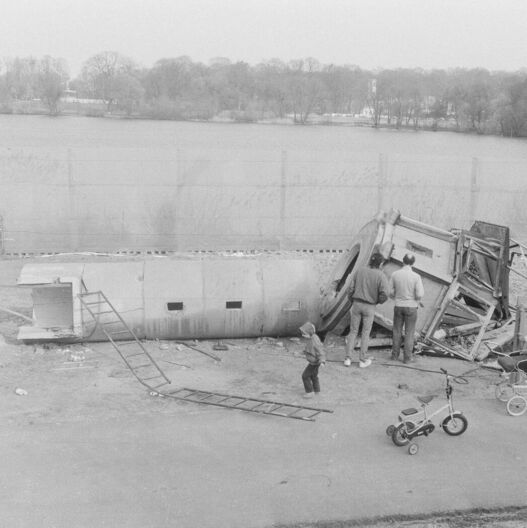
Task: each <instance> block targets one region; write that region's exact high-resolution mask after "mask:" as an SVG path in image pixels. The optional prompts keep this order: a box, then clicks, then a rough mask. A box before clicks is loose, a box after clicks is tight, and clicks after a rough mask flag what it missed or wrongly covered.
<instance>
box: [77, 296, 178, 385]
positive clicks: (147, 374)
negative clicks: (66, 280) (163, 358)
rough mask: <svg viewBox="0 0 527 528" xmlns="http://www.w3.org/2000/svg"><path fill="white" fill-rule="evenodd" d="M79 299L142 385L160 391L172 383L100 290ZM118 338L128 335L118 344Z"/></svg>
mask: <svg viewBox="0 0 527 528" xmlns="http://www.w3.org/2000/svg"><path fill="white" fill-rule="evenodd" d="M78 297H79V299H80V302H81V304H82V306H83V307H84V308H86V310H87V311H88V313H89V314H90V315H91V316H92V317H93V319H94V321H95V324H96V325H97V324H98V325H100V328H101V330H102V331H103V333H104V335H105V336H106V337H107V338H108V340H109V341H110V343H111V344H112V346H113V347H114V348H115V350H117V353H118V354H119V355H120V356H121V358H122V360H123V361H124V362H125V364H126V366H127V367H128V368H129V369H130V370H131V371H132V374H133V375H134V376H135V377H136V378H137V380H138V381H139V382H140V383H141V384H143V385H144V386H145V387H147V388H148V389H150V390H152V391H156V392H161V391H162V387H164V386H167V385H169V384H170V383H171V382H170V380H169V379H168V378H167V376H166V375H165V373H164V372H163V371H162V370H161V368H160V367H159V365H158V364H157V363H156V362H155V360H154V359H153V358H152V356H151V355H150V354H149V353H148V350H146V348H145V347H144V345H143V343H141V341H139V339H137V336H136V335H135V334H134V332H133V330H132V329H131V328H130V327H129V326H128V325H127V324H126V322H125V320H124V319H123V318H122V317H121V314H119V312H118V311H117V310H116V309H115V308H114V306H113V305H112V303H111V302H110V301H109V300H108V298H107V297H106V295H104V293H103V292H102V291H94V292H86V293H79V294H78ZM101 316H103V317H102V318H101ZM117 336H119V337H121V338H122V337H124V336H129V340H126V341H124V342H117V341H116V340H115V338H116V337H117Z"/></svg>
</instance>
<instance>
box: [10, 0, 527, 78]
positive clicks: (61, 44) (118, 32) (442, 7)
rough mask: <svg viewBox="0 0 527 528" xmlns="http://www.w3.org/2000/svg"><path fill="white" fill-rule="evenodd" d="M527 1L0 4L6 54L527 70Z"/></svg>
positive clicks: (35, 0)
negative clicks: (113, 53) (117, 54)
mask: <svg viewBox="0 0 527 528" xmlns="http://www.w3.org/2000/svg"><path fill="white" fill-rule="evenodd" d="M526 27H527V0H0V57H14V56H28V55H33V56H36V57H40V56H43V55H46V54H48V55H52V56H54V57H63V58H65V59H66V60H67V61H68V63H69V65H70V70H71V73H72V75H73V76H74V75H76V74H77V73H78V71H79V70H80V67H81V65H82V63H83V62H84V61H85V60H86V59H87V58H89V57H90V56H91V55H94V54H95V53H97V52H99V51H103V50H111V51H118V52H120V53H122V54H124V55H127V56H129V57H131V58H133V59H135V60H136V61H137V62H139V63H140V64H141V65H142V66H147V67H149V66H152V64H153V63H154V62H155V61H156V60H158V59H160V58H165V57H177V56H181V55H188V56H189V57H190V58H191V59H192V60H194V61H201V62H204V63H208V61H209V59H211V58H214V57H227V58H229V59H231V60H232V61H246V62H248V63H250V64H257V63H259V62H261V61H262V60H267V59H271V58H275V57H276V58H280V59H282V60H284V61H289V60H291V59H297V58H305V57H315V58H317V59H318V60H319V61H320V62H322V63H324V64H330V63H334V64H339V65H344V64H355V65H358V66H360V67H362V68H366V69H373V68H376V67H379V68H395V67H422V68H425V69H430V68H449V67H458V66H459V67H465V68H470V67H483V68H487V69H489V70H508V71H515V70H518V69H520V68H523V67H526V66H527V30H526Z"/></svg>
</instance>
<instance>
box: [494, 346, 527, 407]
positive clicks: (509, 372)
mask: <svg viewBox="0 0 527 528" xmlns="http://www.w3.org/2000/svg"><path fill="white" fill-rule="evenodd" d="M495 353H496V354H498V355H500V356H501V357H499V358H498V364H499V365H500V367H501V368H502V369H503V371H504V374H505V375H506V377H507V380H506V381H503V382H501V383H499V384H498V385H496V398H498V400H500V401H502V402H506V403H507V412H508V413H509V414H510V415H511V416H521V415H522V414H523V413H525V411H527V373H526V371H527V355H526V354H521V355H518V356H513V355H512V354H511V355H509V354H502V353H499V352H495Z"/></svg>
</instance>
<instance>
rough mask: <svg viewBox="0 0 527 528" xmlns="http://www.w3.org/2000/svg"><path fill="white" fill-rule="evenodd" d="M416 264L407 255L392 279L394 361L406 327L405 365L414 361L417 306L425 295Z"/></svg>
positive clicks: (397, 356) (399, 350)
mask: <svg viewBox="0 0 527 528" xmlns="http://www.w3.org/2000/svg"><path fill="white" fill-rule="evenodd" d="M414 263H415V257H414V256H413V255H410V254H409V253H407V254H406V255H405V256H404V257H403V267H402V268H401V269H400V270H397V271H394V272H393V273H392V276H391V278H390V297H391V298H392V299H395V307H394V309H393V347H392V359H394V360H397V359H399V354H400V352H401V340H402V335H403V327H404V363H411V362H412V361H413V360H412V353H413V350H414V334H415V323H416V322H417V306H418V305H419V304H421V299H422V298H423V295H424V294H425V290H424V288H423V281H422V280H421V277H420V276H419V275H418V274H417V273H416V272H415V271H414V270H413V269H412V266H413V265H414Z"/></svg>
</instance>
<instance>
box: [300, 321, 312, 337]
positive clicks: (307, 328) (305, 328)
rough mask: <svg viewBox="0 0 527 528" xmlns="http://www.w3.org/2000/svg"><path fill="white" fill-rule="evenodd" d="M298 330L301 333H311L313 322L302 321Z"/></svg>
mask: <svg viewBox="0 0 527 528" xmlns="http://www.w3.org/2000/svg"><path fill="white" fill-rule="evenodd" d="M300 331H301V332H302V333H303V334H307V335H313V334H314V333H315V325H314V324H313V323H310V322H309V321H308V322H307V323H304V324H303V325H302V326H301V327H300Z"/></svg>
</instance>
